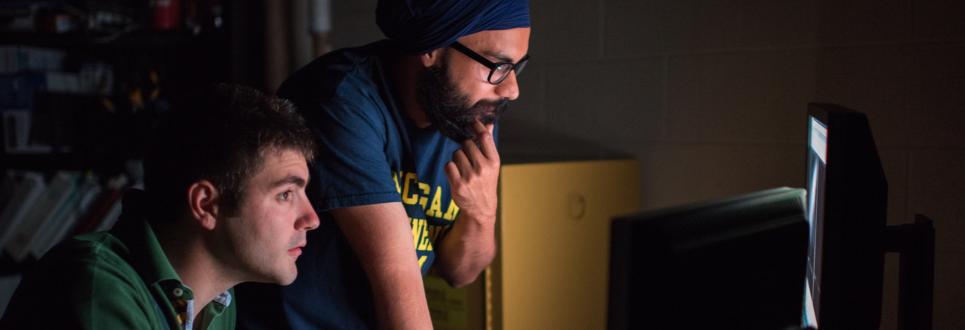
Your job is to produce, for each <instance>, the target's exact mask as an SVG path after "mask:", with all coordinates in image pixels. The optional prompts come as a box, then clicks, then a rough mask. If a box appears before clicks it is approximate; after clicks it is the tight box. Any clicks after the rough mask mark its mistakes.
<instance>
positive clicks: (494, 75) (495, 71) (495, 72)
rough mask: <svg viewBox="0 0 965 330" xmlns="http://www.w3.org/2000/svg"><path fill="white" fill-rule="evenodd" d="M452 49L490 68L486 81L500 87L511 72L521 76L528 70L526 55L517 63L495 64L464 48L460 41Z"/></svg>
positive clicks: (527, 57)
mask: <svg viewBox="0 0 965 330" xmlns="http://www.w3.org/2000/svg"><path fill="white" fill-rule="evenodd" d="M450 47H452V48H453V49H455V50H458V51H459V52H460V53H463V54H466V56H469V58H471V59H474V60H476V62H479V63H480V64H482V65H485V66H486V67H487V68H489V77H488V78H486V81H488V82H489V83H490V84H493V85H499V83H501V82H503V80H506V77H509V72H510V71H513V72H516V75H517V76H519V74H520V73H522V72H523V69H524V68H526V62H529V54H526V56H523V58H522V59H520V60H519V62H516V63H510V62H500V63H493V62H492V61H490V60H488V59H486V58H485V57H483V56H482V55H479V53H476V52H474V51H472V49H469V47H466V46H464V45H463V44H461V43H459V42H458V41H457V42H454V43H452V45H451V46H450Z"/></svg>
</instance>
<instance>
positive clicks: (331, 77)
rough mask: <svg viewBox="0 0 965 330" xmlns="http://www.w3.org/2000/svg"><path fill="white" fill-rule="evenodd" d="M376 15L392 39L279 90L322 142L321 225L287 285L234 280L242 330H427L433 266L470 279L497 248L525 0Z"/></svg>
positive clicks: (437, 1) (339, 57) (351, 51)
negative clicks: (504, 120) (500, 137)
mask: <svg viewBox="0 0 965 330" xmlns="http://www.w3.org/2000/svg"><path fill="white" fill-rule="evenodd" d="M376 16H377V18H376V21H377V24H378V26H379V28H381V30H382V32H383V33H384V34H385V35H386V37H387V39H386V40H382V41H378V42H375V43H372V44H368V45H365V46H361V47H357V48H348V49H341V50H338V51H335V52H333V53H330V54H327V55H325V56H322V57H320V58H318V59H316V60H315V61H313V62H312V63H310V64H308V65H307V66H305V67H303V68H301V69H299V70H298V71H297V72H295V73H294V74H292V76H291V77H289V78H288V79H287V80H286V81H285V82H284V83H283V84H282V85H281V87H280V88H279V90H278V95H279V96H281V97H284V98H288V99H290V100H291V101H293V102H294V103H295V104H296V106H297V107H298V108H299V111H301V112H302V113H303V114H304V116H305V118H306V119H307V120H308V122H309V126H311V128H312V131H313V133H314V134H315V135H316V138H317V139H318V142H319V154H318V157H317V158H316V159H317V160H316V161H315V162H314V164H312V166H311V167H310V171H311V176H312V180H311V182H310V185H309V187H308V195H309V198H311V199H312V200H311V201H312V204H313V205H314V206H315V208H316V210H317V211H318V213H319V215H321V216H322V217H323V221H322V225H321V227H320V228H319V230H315V231H313V232H311V233H310V234H309V237H308V245H307V246H306V247H305V249H304V255H303V256H302V257H301V258H299V261H298V270H299V273H300V275H299V276H298V278H297V279H296V280H295V282H294V283H293V284H292V285H290V286H287V287H284V288H281V287H247V288H239V290H238V294H239V295H240V296H242V297H241V298H240V299H239V301H241V302H243V303H241V304H239V308H240V310H239V321H240V325H241V327H242V328H270V329H277V328H298V329H303V328H304V329H307V328H312V329H315V328H325V329H357V328H376V327H378V328H392V329H426V328H431V327H432V324H431V320H430V318H429V310H428V307H427V305H426V298H425V292H424V289H423V283H422V277H423V276H424V275H425V274H426V273H427V272H428V271H429V269H430V267H432V266H435V267H434V268H435V272H436V273H438V274H440V275H441V276H442V277H444V278H445V279H446V280H447V281H448V282H449V283H450V284H451V285H453V286H456V287H459V286H464V285H467V284H469V283H471V282H473V281H474V280H475V279H476V278H477V277H478V275H479V274H480V272H481V271H482V270H483V269H484V268H485V267H486V266H488V265H489V263H490V262H491V261H492V259H493V257H494V255H495V253H496V248H495V237H494V235H495V230H494V225H495V221H496V206H497V203H498V201H497V193H496V187H497V181H498V177H499V166H500V160H499V153H498V152H497V149H496V144H495V137H494V135H495V133H496V132H497V130H496V127H495V126H496V121H497V118H499V116H500V114H502V113H503V112H504V111H505V110H506V108H507V104H508V103H509V101H512V100H515V99H516V98H517V97H519V86H518V85H517V81H516V79H517V76H518V75H519V74H520V73H522V71H523V68H524V67H525V66H526V63H527V61H528V59H529V56H528V54H527V52H528V48H529V35H530V27H529V26H530V20H529V5H528V3H527V1H526V0H379V2H378V7H377V9H376ZM254 301H257V303H251V302H254ZM246 304H249V305H246Z"/></svg>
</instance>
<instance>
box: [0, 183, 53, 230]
mask: <svg viewBox="0 0 965 330" xmlns="http://www.w3.org/2000/svg"><path fill="white" fill-rule="evenodd" d="M11 172H12V173H13V174H12V178H13V180H14V185H15V186H16V188H15V189H14V194H13V198H12V199H11V200H10V202H9V203H7V207H5V208H4V209H3V212H2V213H0V248H2V247H4V246H6V244H7V242H8V241H9V240H10V239H11V238H12V237H13V235H14V233H15V232H17V231H19V227H20V226H21V225H22V224H23V222H24V221H25V220H26V213H28V212H29V211H30V209H31V207H33V205H34V204H35V202H36V201H37V200H38V199H39V198H40V195H42V194H43V192H44V190H46V188H47V184H46V183H45V182H44V177H43V175H41V174H40V173H37V172H29V171H11Z"/></svg>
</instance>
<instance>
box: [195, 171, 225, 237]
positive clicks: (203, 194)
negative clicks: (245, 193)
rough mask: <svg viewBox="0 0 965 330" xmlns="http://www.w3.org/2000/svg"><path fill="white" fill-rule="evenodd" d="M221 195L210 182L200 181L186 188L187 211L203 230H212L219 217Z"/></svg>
mask: <svg viewBox="0 0 965 330" xmlns="http://www.w3.org/2000/svg"><path fill="white" fill-rule="evenodd" d="M220 202H221V193H220V192H219V191H218V188H216V187H215V186H214V184H213V183H211V181H208V180H201V181H197V182H195V183H192V184H191V186H190V187H188V209H189V210H190V211H191V217H192V218H193V220H194V221H197V222H198V224H200V225H201V227H203V228H204V229H208V230H211V229H214V227H215V226H216V225H217V219H218V215H219V213H218V212H219V209H218V204H219V203H220Z"/></svg>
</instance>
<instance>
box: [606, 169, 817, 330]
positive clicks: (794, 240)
mask: <svg viewBox="0 0 965 330" xmlns="http://www.w3.org/2000/svg"><path fill="white" fill-rule="evenodd" d="M805 196H806V195H805V191H804V190H803V189H792V188H777V189H771V190H765V191H759V192H755V193H751V194H746V195H741V196H736V197H731V198H726V199H720V200H714V201H708V202H704V203H695V204H690V205H684V206H680V207H676V208H669V209H662V210H656V211H650V212H644V213H640V214H634V215H628V216H623V217H619V218H616V219H614V221H613V223H612V225H611V246H610V283H609V285H610V289H609V306H608V310H609V316H608V321H607V322H608V325H607V326H608V328H609V329H786V328H789V327H793V326H797V325H798V324H799V322H800V311H801V308H802V307H801V306H802V302H801V298H800V297H801V296H800V294H801V292H802V291H803V290H804V283H803V281H801V274H803V273H805V271H806V270H805V269H806V263H807V262H806V258H807V245H808V243H807V240H808V225H807V222H806V220H805V212H806V210H805V205H806V201H805Z"/></svg>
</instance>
